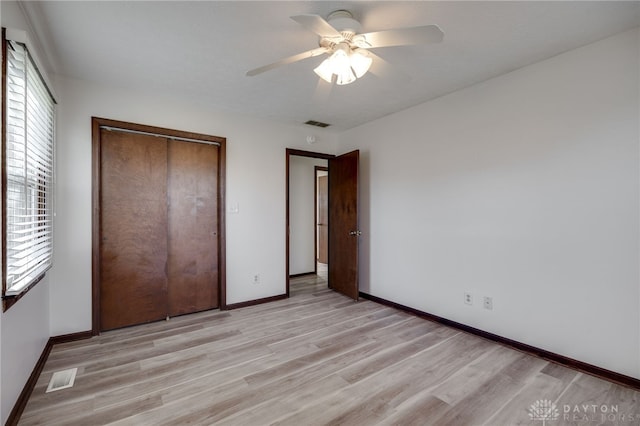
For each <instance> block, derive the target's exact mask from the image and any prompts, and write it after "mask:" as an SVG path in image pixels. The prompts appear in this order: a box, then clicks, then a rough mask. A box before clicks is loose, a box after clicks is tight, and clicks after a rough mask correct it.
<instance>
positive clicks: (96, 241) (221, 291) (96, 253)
mask: <svg viewBox="0 0 640 426" xmlns="http://www.w3.org/2000/svg"><path fill="white" fill-rule="evenodd" d="M103 127H112V128H117V129H121V130H125V131H131V132H142V133H147V134H153V135H159V136H163V137H166V138H169V139H171V138H174V139H176V140H183V141H192V142H202V143H215V144H217V145H218V146H219V153H218V295H219V302H220V303H219V306H220V310H225V309H226V308H227V303H226V253H225V247H226V237H225V228H226V226H225V211H226V209H225V176H226V172H225V159H226V146H225V145H226V138H223V137H219V136H210V135H205V134H200V133H192V132H184V131H180V130H173V129H166V128H161V127H154V126H146V125H142V124H135V123H128V122H124V121H117V120H110V119H106V118H99V117H91V131H92V153H91V157H92V159H91V162H92V171H91V180H92V182H91V183H92V191H91V205H92V213H91V218H92V231H91V233H92V236H91V237H92V244H91V250H92V256H91V264H92V277H91V280H92V287H91V288H92V315H91V316H92V327H91V328H92V329H91V332H92V334H93V335H94V336H95V335H98V334H100V329H101V325H100V264H101V259H100V238H101V229H100V224H101V220H100V212H101V205H100V200H101V197H100V188H101V170H100V169H101V166H100V164H101V154H100V153H101V140H100V139H101V137H100V133H101V132H100V129H101V128H103Z"/></svg>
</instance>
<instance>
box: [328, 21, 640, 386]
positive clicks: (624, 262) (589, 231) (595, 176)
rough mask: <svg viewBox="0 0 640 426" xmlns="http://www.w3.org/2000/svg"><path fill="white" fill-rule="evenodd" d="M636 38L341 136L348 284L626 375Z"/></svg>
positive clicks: (638, 333) (634, 368)
mask: <svg viewBox="0 0 640 426" xmlns="http://www.w3.org/2000/svg"><path fill="white" fill-rule="evenodd" d="M638 37H639V36H638V32H637V31H634V32H628V33H625V34H621V35H618V36H615V37H612V38H609V39H606V40H603V41H600V42H597V43H594V44H591V45H588V46H585V47H582V48H580V49H576V50H573V51H570V52H567V53H565V54H562V55H559V56H556V57H554V58H551V59H549V60H546V61H543V62H540V63H537V64H534V65H531V66H528V67H526V68H523V69H520V70H517V71H515V72H512V73H509V74H507V75H503V76H500V77H498V78H495V79H492V80H489V81H486V82H484V83H481V84H478V85H475V86H472V87H469V88H467V89H465V90H462V91H459V92H456V93H453V94H451V95H448V96H445V97H442V98H439V99H436V100H434V101H431V102H428V103H425V104H422V105H420V106H417V107H414V108H412V109H409V110H406V111H403V112H399V113H397V114H394V115H392V116H388V117H385V118H382V119H380V120H377V121H375V122H371V123H368V124H365V125H363V126H360V127H358V128H355V129H352V130H351V131H347V132H345V133H343V134H342V135H341V146H340V151H346V150H348V149H351V148H359V149H361V150H362V154H363V159H362V175H361V180H362V184H363V187H362V192H361V199H362V206H363V208H362V210H361V211H362V214H363V217H362V221H361V223H362V228H363V231H364V235H363V241H362V242H363V244H362V251H361V258H362V267H363V274H362V278H363V279H362V281H361V283H360V285H361V289H362V290H363V291H365V292H368V293H370V294H373V295H375V296H378V297H382V298H384V299H388V300H391V301H394V302H397V303H401V304H404V305H407V306H410V307H413V308H417V309H420V310H423V311H426V312H430V313H433V314H435V315H439V316H442V317H445V318H448V319H451V320H454V321H458V322H461V323H464V324H467V325H470V326H473V327H477V328H480V329H482V330H486V331H489V332H492V333H495V334H498V335H501V336H504V337H507V338H511V339H514V340H517V341H520V342H524V343H527V344H530V345H533V346H537V347H540V348H543V349H546V350H549V351H552V352H556V353H559V354H562V355H565V356H568V357H571V358H575V359H578V360H581V361H584V362H587V363H591V364H595V365H598V366H601V367H603V368H607V369H610V370H613V371H616V372H619V373H622V374H626V375H629V376H632V377H636V378H640V289H639V282H640V280H639V266H640V265H639V258H638V254H639V241H640V240H639V223H638V220H639V213H640V212H639V191H640V188H639V179H640V172H639V158H640V157H639V111H640V109H639V101H638V99H639V87H638V86H639V84H638V79H639V75H640V74H639V66H638V62H639V60H638V59H639V55H638ZM465 291H468V292H471V293H472V294H473V296H474V298H475V300H474V301H475V303H474V305H473V306H467V305H465V304H464V303H463V293H464V292H465ZM483 296H491V297H493V305H494V306H493V310H492V311H488V310H484V309H483V308H482V297H483Z"/></svg>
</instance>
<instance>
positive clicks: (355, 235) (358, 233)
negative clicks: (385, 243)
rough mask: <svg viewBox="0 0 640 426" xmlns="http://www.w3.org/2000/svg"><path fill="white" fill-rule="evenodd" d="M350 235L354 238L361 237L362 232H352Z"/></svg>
mask: <svg viewBox="0 0 640 426" xmlns="http://www.w3.org/2000/svg"><path fill="white" fill-rule="evenodd" d="M349 235H353V236H354V237H359V236H360V235H362V232H361V231H351V232H349Z"/></svg>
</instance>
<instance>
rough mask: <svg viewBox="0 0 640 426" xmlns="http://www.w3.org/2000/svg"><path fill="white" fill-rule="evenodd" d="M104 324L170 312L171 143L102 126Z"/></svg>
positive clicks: (148, 318) (120, 323) (145, 319)
mask: <svg viewBox="0 0 640 426" xmlns="http://www.w3.org/2000/svg"><path fill="white" fill-rule="evenodd" d="M101 141H102V145H101V182H100V185H101V189H100V194H101V203H100V204H101V215H100V218H101V220H100V222H101V223H100V226H101V232H100V277H101V280H100V298H101V299H100V304H101V308H100V321H101V322H100V324H101V327H100V328H101V329H102V330H110V329H113V328H119V327H124V326H128V325H133V324H141V323H146V322H150V321H155V320H158V319H162V318H165V317H166V312H167V277H166V262H167V234H166V229H167V188H166V180H167V143H166V140H164V139H159V138H157V137H152V136H145V135H138V134H131V133H123V132H117V131H108V130H101Z"/></svg>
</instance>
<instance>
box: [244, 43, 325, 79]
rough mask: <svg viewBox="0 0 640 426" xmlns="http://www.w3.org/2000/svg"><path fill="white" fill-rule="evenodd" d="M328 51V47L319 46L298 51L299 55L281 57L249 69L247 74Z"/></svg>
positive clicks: (256, 73)
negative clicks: (270, 62)
mask: <svg viewBox="0 0 640 426" xmlns="http://www.w3.org/2000/svg"><path fill="white" fill-rule="evenodd" d="M328 51H329V49H327V48H326V47H318V48H316V49H311V50H307V51H306V52H302V53H298V54H297V55H293V56H289V57H288V58H284V59H281V60H279V61H278V62H274V63H272V64H269V65H265V66H262V67H260V68H256V69H253V70H251V71H247V76H248V77H253V76H254V75H258V74H261V73H263V72H265V71H269V70H272V69H274V68H277V67H280V66H282V65H288V64H291V63H293V62H298V61H301V60H303V59H307V58H313V57H314V56H318V55H322V54H323V53H326V52H328Z"/></svg>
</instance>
